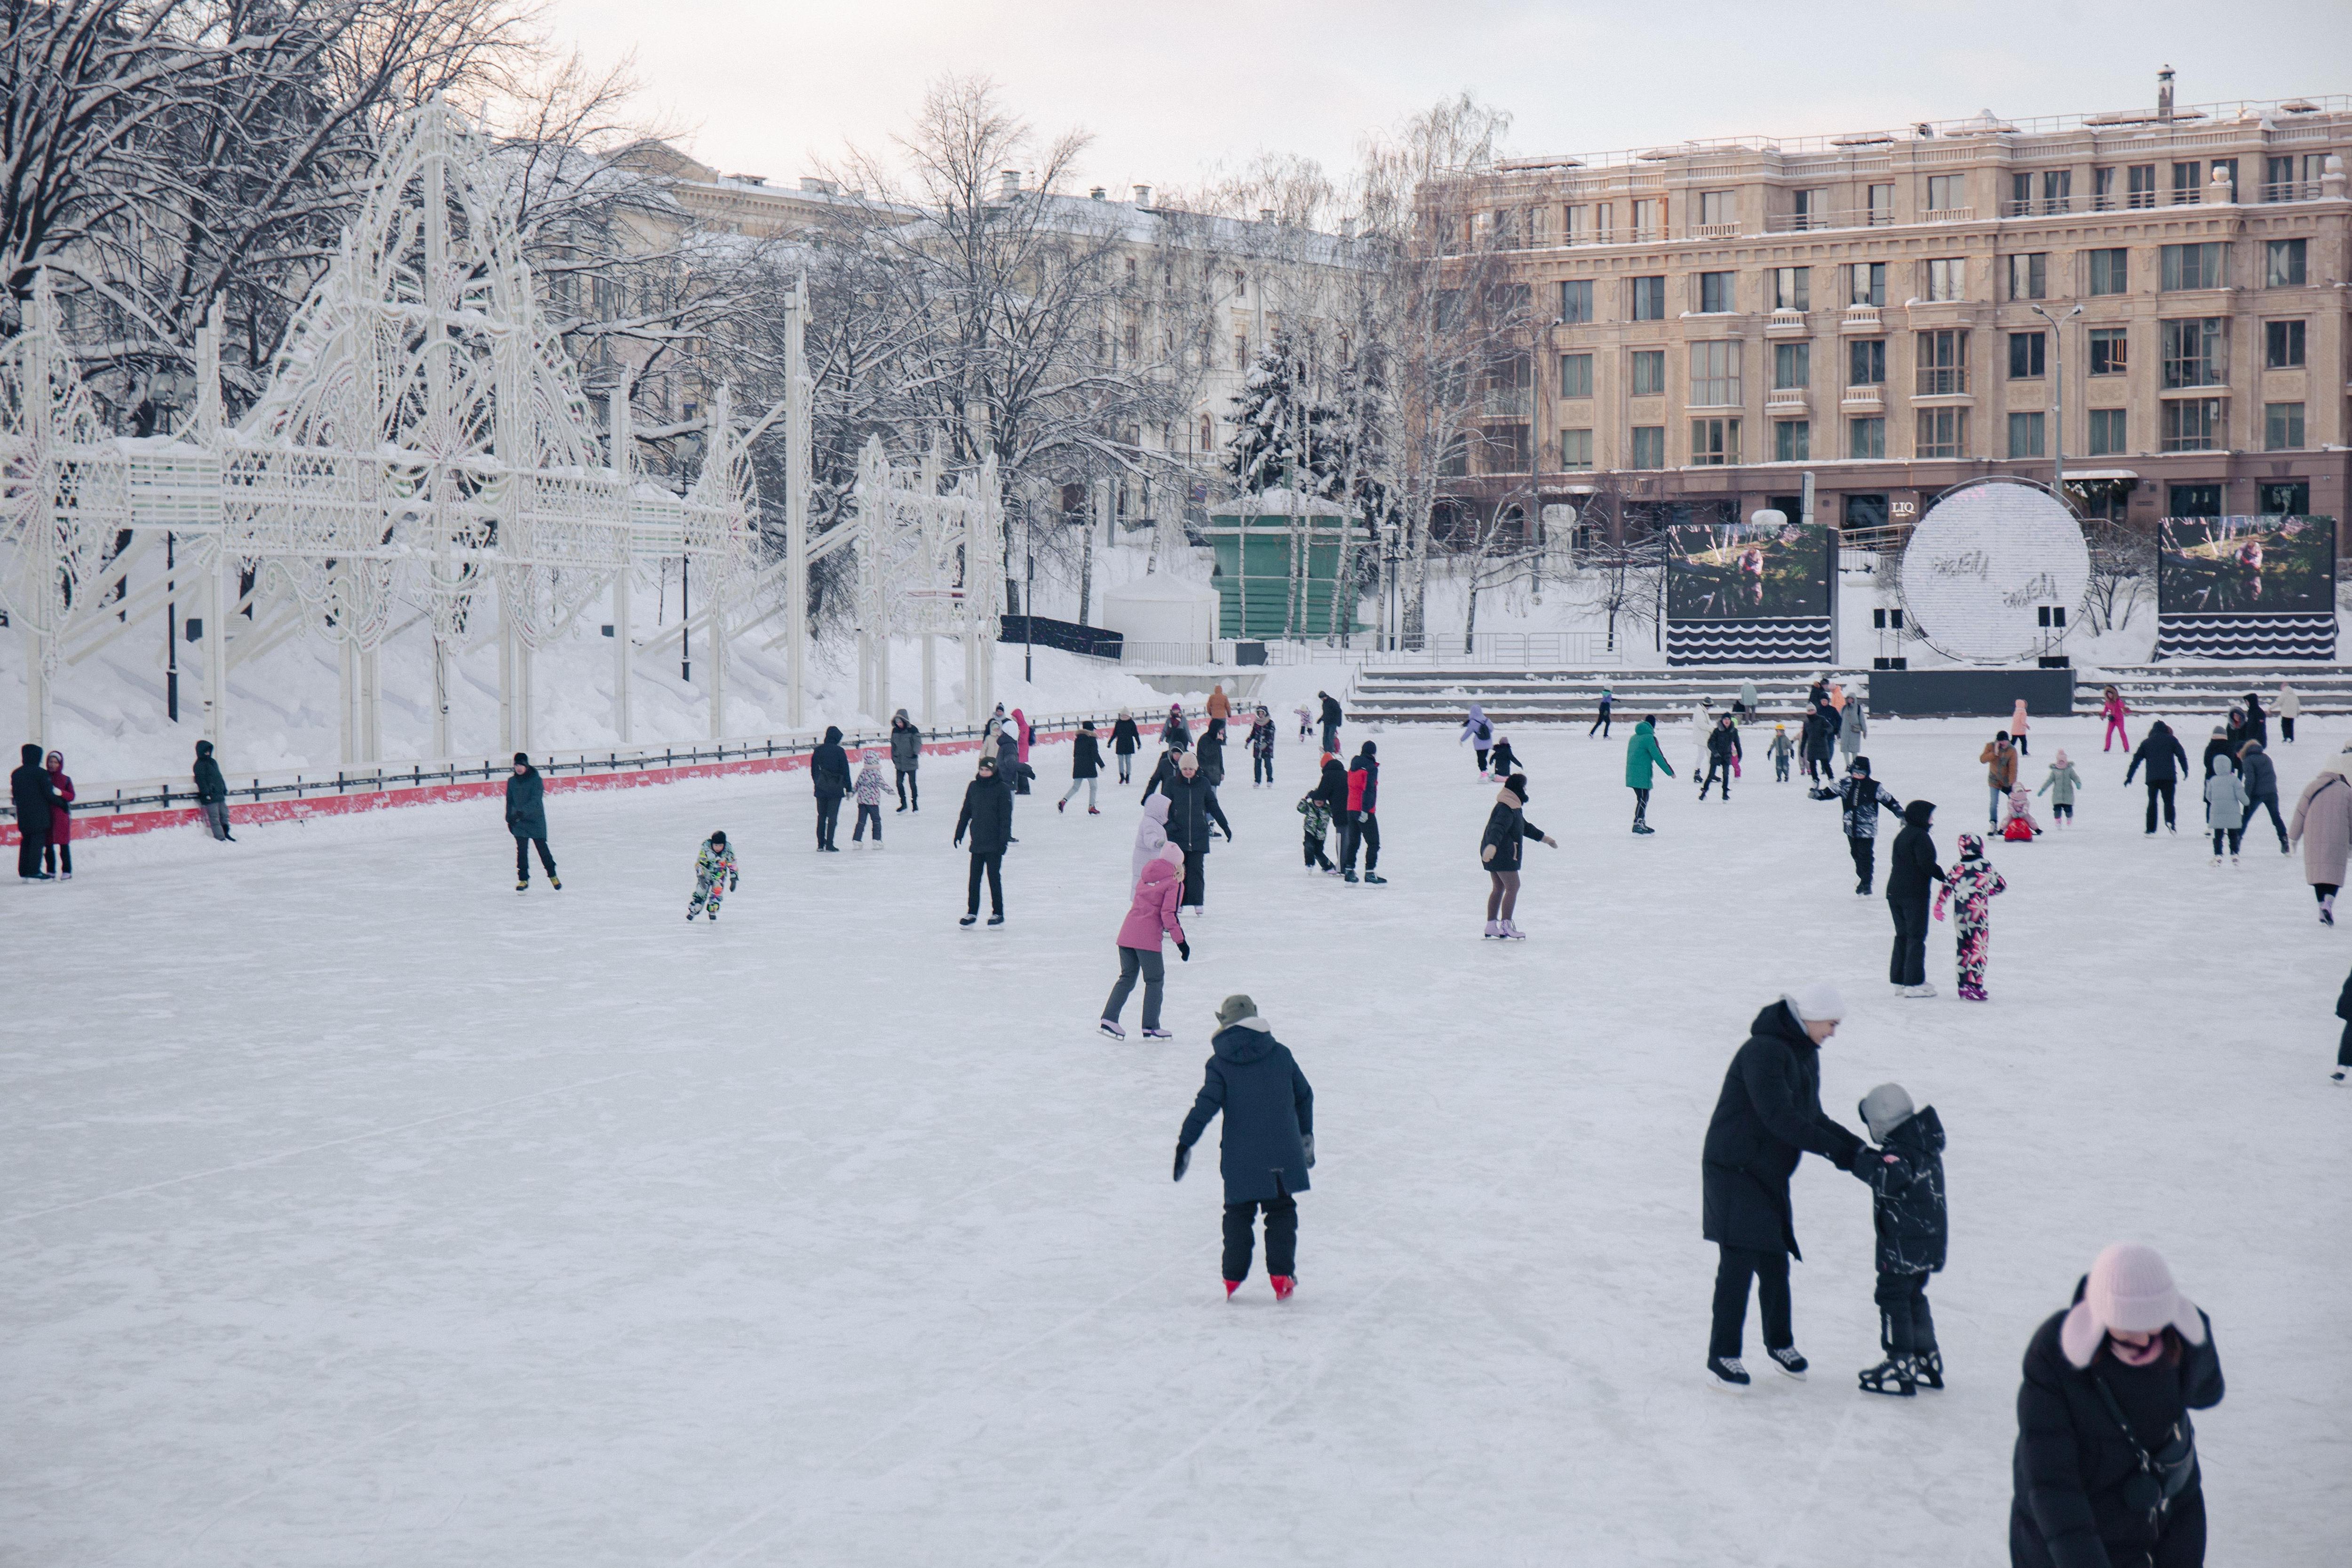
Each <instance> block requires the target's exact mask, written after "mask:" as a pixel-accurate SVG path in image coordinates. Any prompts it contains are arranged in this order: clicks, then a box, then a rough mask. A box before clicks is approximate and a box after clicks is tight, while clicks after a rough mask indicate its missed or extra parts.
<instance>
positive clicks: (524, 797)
mask: <svg viewBox="0 0 2352 1568" xmlns="http://www.w3.org/2000/svg"><path fill="white" fill-rule="evenodd" d="M507 831H508V832H509V833H511V834H513V835H514V836H515V837H517V838H539V839H544V838H545V837H547V781H546V780H544V779H542V778H541V777H540V776H539V770H538V769H537V768H534V767H530V766H525V767H524V769H523V770H522V772H520V773H516V774H514V775H513V776H511V777H509V779H508V780H507Z"/></svg>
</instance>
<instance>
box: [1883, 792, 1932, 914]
mask: <svg viewBox="0 0 2352 1568" xmlns="http://www.w3.org/2000/svg"><path fill="white" fill-rule="evenodd" d="M1911 804H1912V805H1915V806H1916V805H1923V804H1925V803H1923V802H1920V801H1916V800H1915V801H1913V802H1912V803H1911ZM1926 815H1927V814H1926V813H1924V812H1922V813H1919V814H1918V816H1919V820H1916V821H1915V820H1914V819H1913V814H1912V813H1911V812H1909V811H1907V810H1906V812H1905V814H1904V817H1903V831H1902V832H1900V833H1898V834H1896V835H1895V847H1894V848H1893V849H1891V850H1889V851H1888V852H1887V858H1886V900H1887V902H1889V903H1897V902H1906V901H1909V900H1917V901H1919V902H1921V903H1925V902H1926V901H1927V888H1928V884H1930V883H1932V882H1940V881H1943V880H1944V868H1943V867H1942V866H1941V865H1940V864H1938V863H1937V859H1936V841H1935V839H1933V838H1931V837H1928V834H1927V823H1926V820H1925V817H1926Z"/></svg>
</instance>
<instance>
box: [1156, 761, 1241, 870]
mask: <svg viewBox="0 0 2352 1568" xmlns="http://www.w3.org/2000/svg"><path fill="white" fill-rule="evenodd" d="M1163 793H1165V794H1166V795H1167V796H1168V842H1170V843H1171V844H1173V845H1175V846H1176V847H1178V848H1180V849H1181V850H1183V851H1184V853H1186V854H1187V855H1206V854H1207V853H1208V852H1209V824H1210V823H1212V822H1214V823H1215V824H1216V825H1217V826H1219V827H1222V828H1223V829H1224V830H1225V837H1228V838H1231V837H1233V836H1234V827H1233V824H1232V823H1230V822H1227V821H1226V820H1225V813H1224V808H1223V806H1220V805H1218V804H1217V790H1216V786H1215V785H1214V784H1211V783H1210V782H1209V775H1208V774H1206V773H1197V772H1196V773H1193V775H1192V777H1191V778H1189V779H1188V778H1186V777H1185V776H1184V775H1183V774H1182V773H1178V774H1177V775H1176V779H1175V782H1174V783H1172V784H1168V785H1167V786H1165V789H1164V792H1163Z"/></svg>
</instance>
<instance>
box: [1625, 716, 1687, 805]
mask: <svg viewBox="0 0 2352 1568" xmlns="http://www.w3.org/2000/svg"><path fill="white" fill-rule="evenodd" d="M1652 768H1661V769H1664V772H1665V775H1666V776H1667V777H1668V778H1672V777H1674V776H1675V766H1674V764H1673V763H1669V762H1668V761H1666V753H1665V752H1664V751H1663V750H1661V749H1660V748H1659V745H1658V716H1657V715H1656V714H1654V713H1653V714H1651V715H1650V716H1648V717H1647V718H1645V719H1643V721H1641V722H1640V723H1638V724H1636V725H1634V726H1633V739H1632V740H1630V741H1628V742H1625V787H1626V788H1627V789H1630V790H1632V791H1633V831H1634V832H1636V833H1654V832H1655V831H1657V830H1656V829H1655V828H1654V827H1652V826H1650V822H1649V817H1650V785H1651V782H1652V777H1653V775H1652V773H1651V769H1652Z"/></svg>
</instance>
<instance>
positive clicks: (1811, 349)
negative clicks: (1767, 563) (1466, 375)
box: [1451, 72, 2352, 528]
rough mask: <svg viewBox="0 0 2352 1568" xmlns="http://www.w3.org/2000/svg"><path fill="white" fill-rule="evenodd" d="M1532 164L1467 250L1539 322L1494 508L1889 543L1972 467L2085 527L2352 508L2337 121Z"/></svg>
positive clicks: (2229, 111)
mask: <svg viewBox="0 0 2352 1568" xmlns="http://www.w3.org/2000/svg"><path fill="white" fill-rule="evenodd" d="M2169 77H2170V73H2169V72H2167V73H2165V77H2164V78H2163V79H2162V80H2161V83H2160V86H2159V90H2158V105H2157V107H2155V108H2153V109H2149V110H2137V111H2123V112H2114V113H2104V114H2092V115H2087V116H2074V117H2065V118H2058V119H2050V120H2042V121H2019V122H2015V123H2011V122H2008V121H2000V120H1996V119H1994V118H1993V117H1991V116H1990V115H1989V114H1987V115H1979V116H1978V117H1976V118H1974V119H1971V120H1968V121H1958V122H1951V123H1942V124H1927V123H1923V124H1917V125H1914V126H1911V127H1908V128H1906V129H1904V130H1900V131H1893V132H1864V133H1857V134H1853V135H1844V136H1834V137H1824V138H1818V139H1811V140H1806V141H1802V142H1772V141H1762V140H1755V139H1746V140H1740V141H1731V142H1706V143H1692V144H1685V145H1681V146H1675V147H1664V148H1655V149H1650V150H1645V151H1639V152H1628V153H1612V154H1606V155H1600V156H1591V157H1559V158H1530V159H1523V160H1518V161H1516V162H1513V163H1507V164H1505V165H1503V166H1502V167H1501V168H1500V169H1499V170H1498V171H1497V172H1496V173H1495V174H1492V175H1490V176H1487V177H1486V178H1485V179H1483V180H1482V181H1481V182H1480V184H1479V185H1478V187H1477V190H1476V192H1475V199H1474V201H1473V202H1472V203H1471V204H1470V205H1472V206H1473V207H1474V208H1475V217H1474V218H1472V219H1470V220H1469V221H1468V222H1466V223H1465V233H1464V234H1463V235H1462V237H1461V239H1460V243H1463V244H1465V245H1476V246H1480V247H1487V246H1492V247H1495V248H1496V249H1499V250H1502V251H1504V252H1506V253H1507V258H1508V261H1509V264H1510V268H1511V271H1512V274H1513V276H1515V277H1516V278H1517V279H1521V280H1523V281H1524V282H1525V283H1526V284H1527V285H1528V302H1529V309H1530V315H1531V318H1532V320H1533V321H1534V322H1535V323H1536V324H1535V325H1534V327H1533V328H1532V337H1533V342H1532V343H1531V346H1530V353H1529V354H1528V361H1527V362H1526V363H1525V364H1523V365H1521V366H1518V367H1517V368H1516V371H1515V373H1507V374H1506V375H1505V376H1504V377H1503V378H1502V379H1503V380H1504V381H1505V382H1506V383H1507V384H1505V385H1502V386H1499V387H1497V388H1496V393H1495V395H1489V397H1488V398H1487V399H1486V401H1485V403H1484V405H1483V407H1484V409H1485V411H1486V416H1487V417H1486V420H1485V421H1484V428H1483V431H1482V434H1483V435H1484V436H1485V437H1487V438H1486V439H1484V440H1481V441H1478V442H1476V443H1474V450H1475V452H1476V453H1477V454H1478V455H1477V456H1476V457H1475V458H1472V459H1471V460H1469V461H1468V463H1467V464H1466V466H1465V471H1464V472H1463V473H1462V475H1461V476H1460V477H1459V478H1457V479H1454V480H1453V481H1451V484H1452V486H1453V489H1454V494H1455V495H1456V497H1457V498H1458V500H1460V501H1461V502H1463V503H1465V504H1468V505H1473V506H1478V507H1481V508H1490V507H1504V508H1509V507H1513V506H1517V507H1520V508H1522V509H1523V513H1524V514H1532V513H1533V511H1534V505H1531V504H1529V503H1531V502H1532V503H1535V504H1547V503H1567V504H1570V505H1578V506H1580V507H1588V508H1589V507H1590V506H1591V502H1592V500H1594V499H1595V498H1601V499H1602V500H1603V505H1602V506H1601V509H1600V510H1601V514H1602V515H1603V516H1604V517H1610V518H1614V517H1616V516H1618V515H1619V514H1620V513H1621V512H1622V503H1623V502H1653V503H1659V502H1663V503H1715V506H1714V508H1712V509H1710V510H1721V509H1722V508H1723V507H1725V506H1736V507H1737V508H1738V515H1740V516H1745V515H1746V514H1747V513H1748V511H1749V510H1753V509H1755V508H1757V507H1759V506H1764V505H1768V504H1773V503H1775V502H1776V501H1780V500H1784V499H1785V498H1790V497H1793V496H1794V495H1795V494H1797V493H1798V491H1799V489H1800V486H1801V476H1802V474H1803V473H1804V472H1805V471H1807V470H1810V471H1811V473H1812V474H1813V476H1814V479H1815V483H1816V487H1817V501H1816V510H1815V516H1816V517H1817V519H1819V520H1821V521H1829V522H1833V523H1840V524H1842V525H1844V526H1848V527H1854V528H1861V527H1870V526H1875V525H1878V524H1881V523H1884V522H1888V521H1893V522H1896V523H1900V522H1903V521H1908V520H1910V519H1911V518H1913V517H1916V515H1917V513H1918V512H1919V511H1920V510H1924V508H1925V507H1926V506H1927V504H1928V503H1930V502H1932V501H1933V500H1934V499H1935V497H1936V496H1937V494H1938V493H1940V492H1941V491H1942V490H1943V489H1945V488H1947V487H1948V486H1951V485H1954V484H1957V483H1958V482H1960V481H1962V480H1965V479H1974V478H1978V477H1980V476H1983V475H1987V474H2014V475H2021V476H2025V477H2030V478H2032V479H2040V480H2042V481H2044V482H2048V481H2050V480H2051V479H2053V477H2054V474H2055V469H2056V464H2057V461H2058V458H2059V454H2060V452H2061V450H2062V449H2063V455H2064V463H2065V469H2066V473H2067V476H2068V483H2069V487H2070V490H2071V492H2072V494H2073V495H2074V499H2075V500H2077V502H2078V503H2079V504H2080V505H2081V506H2082V508H2083V510H2085V511H2087V512H2091V513H2095V514H2104V515H2112V516H2115V517H2117V518H2127V519H2129V520H2131V521H2152V520H2154V519H2155V518H2158V517H2159V516H2164V515H2226V514H2235V513H2250V512H2260V511H2291V512H2314V513H2323V514H2326V515H2330V516H2334V517H2337V518H2339V519H2340V518H2342V517H2343V516H2344V511H2345V507H2346V503H2347V493H2346V489H2347V465H2352V452H2347V444H2352V429H2347V365H2352V358H2347V356H2352V342H2347V323H2352V293H2347V279H2352V195H2347V188H2346V180H2345V172H2344V160H2345V155H2346V154H2347V153H2352V99H2347V98H2344V97H2336V98H2330V99H2326V100H2308V99H2294V100H2284V101H2281V102H2275V103H2242V104H2241V103H2229V104H2220V105H2204V106H2199V107H2179V108H2176V107H2174V106H2173V104H2172V102H2171V83H2170V79H2169Z"/></svg>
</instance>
